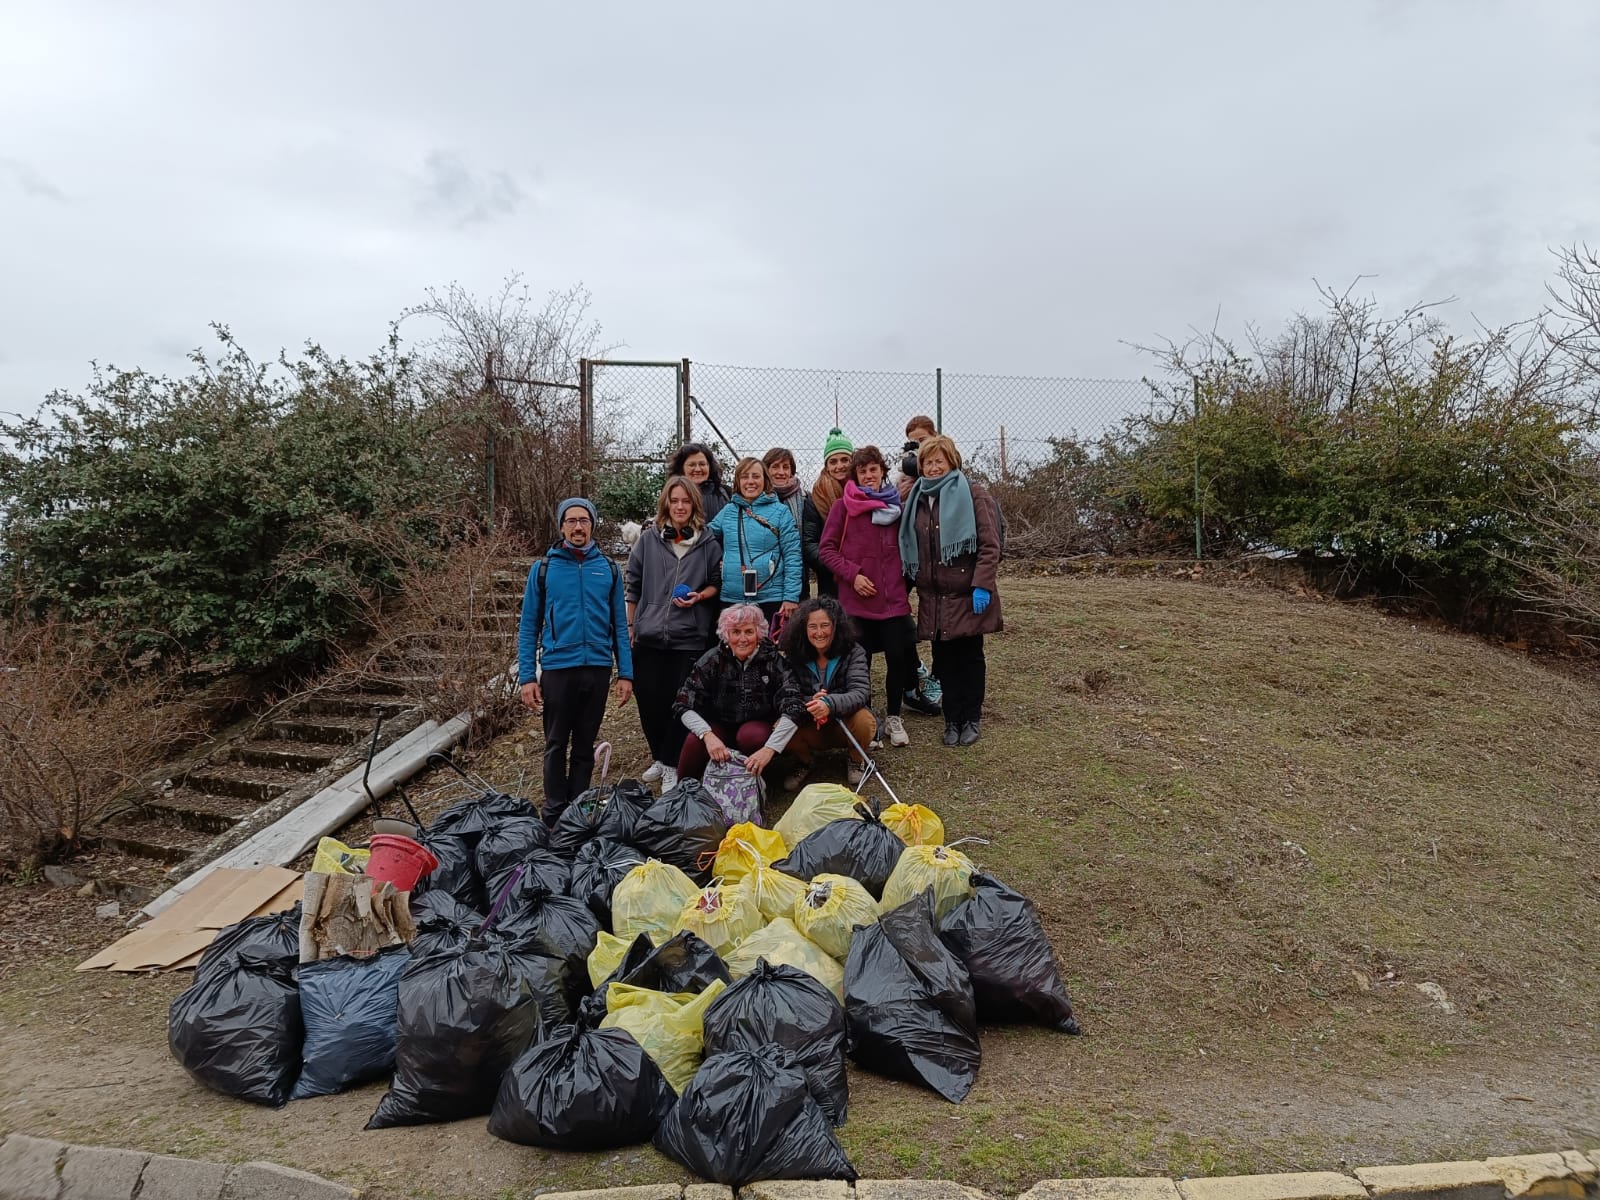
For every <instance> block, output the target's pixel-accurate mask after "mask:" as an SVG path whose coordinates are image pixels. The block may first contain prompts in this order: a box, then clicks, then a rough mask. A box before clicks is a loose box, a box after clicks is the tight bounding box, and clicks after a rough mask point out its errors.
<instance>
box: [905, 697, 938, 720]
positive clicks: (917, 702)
mask: <svg viewBox="0 0 1600 1200" xmlns="http://www.w3.org/2000/svg"><path fill="white" fill-rule="evenodd" d="M905 706H906V707H907V708H909V709H910V710H911V711H912V712H914V713H919V714H921V715H922V716H924V717H937V716H938V715H939V714H940V713H942V712H943V711H944V707H943V706H942V705H940V704H939V703H937V702H936V701H933V700H929V699H928V698H927V697H926V696H924V695H923V694H922V693H921V692H920V691H910V692H907V693H906V694H905Z"/></svg>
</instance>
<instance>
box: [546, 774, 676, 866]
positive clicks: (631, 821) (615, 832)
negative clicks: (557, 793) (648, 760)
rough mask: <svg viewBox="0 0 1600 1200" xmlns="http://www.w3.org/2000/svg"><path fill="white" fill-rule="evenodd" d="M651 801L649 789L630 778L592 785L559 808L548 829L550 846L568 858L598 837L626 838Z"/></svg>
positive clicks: (653, 799)
mask: <svg viewBox="0 0 1600 1200" xmlns="http://www.w3.org/2000/svg"><path fill="white" fill-rule="evenodd" d="M654 802H655V796H654V794H653V793H652V792H651V791H650V789H649V788H647V787H645V786H644V784H642V783H639V782H638V781H637V780H633V779H624V780H621V781H620V782H618V783H616V784H613V785H611V786H609V787H607V786H601V787H592V788H590V789H589V790H588V791H586V792H584V793H582V794H581V795H579V796H578V798H577V799H576V800H574V801H573V802H572V803H571V804H569V805H567V807H566V808H564V809H562V811H561V815H560V816H559V817H557V818H556V823H555V828H553V829H552V830H551V831H550V849H552V850H554V851H555V852H556V853H557V854H560V855H562V856H563V857H565V858H571V857H573V856H574V855H575V854H577V853H578V851H579V850H581V849H582V848H583V847H584V846H585V845H587V844H588V843H589V842H591V841H593V840H594V839H595V838H598V837H606V838H610V839H612V840H613V841H617V842H626V841H630V840H631V839H632V837H633V828H634V826H635V825H637V824H638V823H639V817H640V816H641V815H642V814H643V813H644V811H645V809H647V808H649V807H650V806H651V804H653V803H654Z"/></svg>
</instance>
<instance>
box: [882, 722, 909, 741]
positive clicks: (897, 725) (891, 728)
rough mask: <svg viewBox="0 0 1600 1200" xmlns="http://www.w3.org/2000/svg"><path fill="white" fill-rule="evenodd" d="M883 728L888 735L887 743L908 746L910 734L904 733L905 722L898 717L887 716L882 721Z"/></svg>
mask: <svg viewBox="0 0 1600 1200" xmlns="http://www.w3.org/2000/svg"><path fill="white" fill-rule="evenodd" d="M883 730H884V732H885V733H887V734H888V735H889V745H891V746H909V745H911V736H910V735H909V734H908V733H906V723H905V722H904V721H902V720H901V719H900V718H899V717H889V718H888V719H887V720H885V721H884V723H883Z"/></svg>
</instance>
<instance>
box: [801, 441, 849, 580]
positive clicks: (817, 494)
mask: <svg viewBox="0 0 1600 1200" xmlns="http://www.w3.org/2000/svg"><path fill="white" fill-rule="evenodd" d="M855 449H856V447H855V443H853V442H852V441H851V440H850V439H849V438H847V437H845V435H844V432H843V431H842V430H840V429H839V428H838V427H837V426H835V427H834V428H832V429H830V430H828V437H827V440H826V441H824V442H823V443H822V471H821V473H820V474H818V475H817V481H816V483H814V484H812V485H811V494H810V495H809V496H807V497H806V498H805V503H803V504H802V505H801V506H800V510H801V516H800V553H801V555H802V557H803V558H804V559H805V565H806V566H808V567H810V568H811V571H812V573H813V574H814V575H816V577H817V595H819V596H837V595H838V594H839V586H838V584H837V583H835V582H834V578H833V572H832V571H830V570H828V568H827V567H825V566H823V565H822V557H821V544H822V527H823V526H824V525H825V524H827V521H828V514H829V513H830V512H832V511H833V506H834V505H835V504H836V503H838V501H839V499H840V498H841V497H842V496H843V495H844V485H845V483H846V482H847V481H848V480H849V478H850V456H851V455H852V454H854V453H855Z"/></svg>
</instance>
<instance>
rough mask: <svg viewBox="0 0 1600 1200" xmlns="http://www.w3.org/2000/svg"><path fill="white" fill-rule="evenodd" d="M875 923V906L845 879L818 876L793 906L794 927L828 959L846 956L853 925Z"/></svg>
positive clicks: (848, 951) (862, 888)
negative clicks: (824, 953)
mask: <svg viewBox="0 0 1600 1200" xmlns="http://www.w3.org/2000/svg"><path fill="white" fill-rule="evenodd" d="M877 919H878V902H877V901H876V900H874V899H873V898H872V893H871V892H869V891H867V889H866V888H864V887H862V886H861V885H860V884H859V883H857V882H856V881H855V880H854V879H851V878H850V876H848V875H818V876H816V877H815V878H813V879H812V881H811V884H810V886H808V887H807V888H806V894H805V895H804V896H802V897H800V900H799V902H798V903H797V904H796V905H795V906H794V914H793V920H794V926H795V928H796V929H798V930H799V931H800V932H801V933H803V934H805V936H806V937H808V938H810V939H811V940H812V941H813V942H815V943H816V944H817V945H819V946H821V947H822V949H823V950H824V951H826V952H827V953H828V955H829V956H830V957H832V958H836V959H838V960H839V961H840V962H843V961H844V960H845V959H846V958H847V957H849V955H850V934H851V931H852V930H853V929H854V928H855V926H857V925H871V924H872V923H873V922H874V921H876V920H877Z"/></svg>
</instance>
